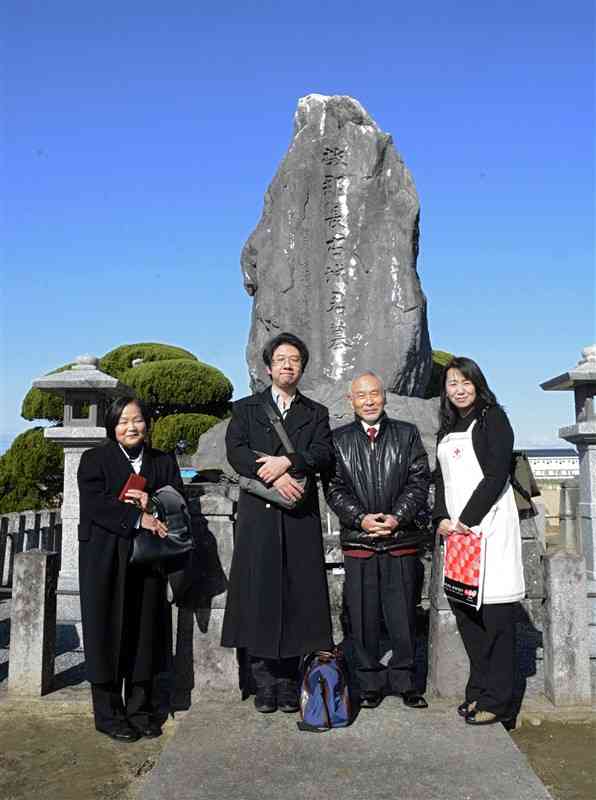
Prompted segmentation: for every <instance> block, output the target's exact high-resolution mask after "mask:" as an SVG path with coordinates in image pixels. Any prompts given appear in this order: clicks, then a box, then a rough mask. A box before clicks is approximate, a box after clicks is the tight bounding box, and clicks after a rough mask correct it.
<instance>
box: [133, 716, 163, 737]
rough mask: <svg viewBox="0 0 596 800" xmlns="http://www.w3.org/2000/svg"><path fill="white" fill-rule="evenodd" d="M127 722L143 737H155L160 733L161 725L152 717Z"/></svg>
mask: <svg viewBox="0 0 596 800" xmlns="http://www.w3.org/2000/svg"><path fill="white" fill-rule="evenodd" d="M129 722H130V725H131V727H132V728H134V730H135V731H136V732H137V733H138V734H139V735H140V736H143V738H145V739H157V737H158V736H161V734H162V730H161V725H160V724H159V722H156V721H155V720H153V719H150V720H149V721H148V722H135V720H129Z"/></svg>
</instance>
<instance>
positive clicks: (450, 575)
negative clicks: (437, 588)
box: [443, 532, 486, 609]
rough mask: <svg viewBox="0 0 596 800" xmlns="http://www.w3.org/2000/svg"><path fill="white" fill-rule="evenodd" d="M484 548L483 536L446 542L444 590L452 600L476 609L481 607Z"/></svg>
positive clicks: (459, 535) (457, 536)
mask: <svg viewBox="0 0 596 800" xmlns="http://www.w3.org/2000/svg"><path fill="white" fill-rule="evenodd" d="M485 544H486V543H485V538H484V536H483V535H482V534H479V535H477V534H475V533H472V532H470V533H468V534H465V533H452V534H450V535H449V536H447V537H446V538H445V560H444V565H443V587H444V589H445V594H446V595H447V597H448V598H449V599H450V600H455V601H456V602H457V603H463V604H464V605H467V606H472V607H473V608H476V609H478V608H480V606H481V605H482V587H483V583H484V562H485V557H486V547H485Z"/></svg>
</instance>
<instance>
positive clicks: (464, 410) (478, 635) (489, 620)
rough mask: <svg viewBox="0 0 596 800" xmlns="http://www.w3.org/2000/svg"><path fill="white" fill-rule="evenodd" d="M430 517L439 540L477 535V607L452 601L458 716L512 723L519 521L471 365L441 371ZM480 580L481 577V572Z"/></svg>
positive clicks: (488, 408)
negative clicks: (481, 553) (463, 670)
mask: <svg viewBox="0 0 596 800" xmlns="http://www.w3.org/2000/svg"><path fill="white" fill-rule="evenodd" d="M440 416H441V418H440V426H439V435H438V449H437V469H436V474H435V508H434V512H433V517H434V520H435V523H436V524H437V530H438V531H439V533H440V534H441V535H442V536H445V537H446V536H449V535H451V534H452V533H459V534H467V535H470V536H474V535H477V536H479V535H482V537H484V540H485V543H484V548H485V563H484V571H483V578H482V585H481V586H480V587H479V592H481V596H482V601H481V605H480V607H479V608H478V609H476V608H474V607H473V606H469V605H464V604H461V603H457V602H452V603H451V607H452V610H453V613H454V614H455V618H456V621H457V626H458V629H459V632H460V634H461V637H462V640H463V643H464V646H465V648H466V652H467V654H468V658H469V659H470V676H469V679H468V683H467V686H466V695H465V700H464V702H463V703H462V704H461V705H460V706H459V707H458V713H459V714H460V715H461V716H462V717H463V718H464V719H465V721H466V722H467V723H468V724H469V725H489V724H492V723H495V722H505V721H508V720H509V719H510V718H511V714H512V708H511V704H512V695H513V684H514V676H515V621H514V611H515V603H516V602H518V601H519V600H521V599H522V598H523V597H524V594H525V584H524V575H523V565H522V553H521V535H520V528H519V516H518V513H517V507H516V504H515V499H514V496H513V489H512V488H511V485H510V482H509V476H510V469H511V459H512V453H513V431H512V429H511V425H510V424H509V420H508V419H507V416H506V414H505V412H504V411H503V409H502V408H501V406H499V405H498V403H497V400H496V397H495V395H494V394H493V392H492V391H491V390H490V389H489V387H488V384H487V382H486V379H485V377H484V375H483V374H482V371H481V370H480V368H479V367H478V365H477V364H476V363H475V362H474V361H472V360H471V359H469V358H464V357H457V358H453V359H451V361H450V362H449V363H448V364H447V365H446V367H445V370H444V372H443V384H442V387H441V411H440ZM481 574H482V573H481Z"/></svg>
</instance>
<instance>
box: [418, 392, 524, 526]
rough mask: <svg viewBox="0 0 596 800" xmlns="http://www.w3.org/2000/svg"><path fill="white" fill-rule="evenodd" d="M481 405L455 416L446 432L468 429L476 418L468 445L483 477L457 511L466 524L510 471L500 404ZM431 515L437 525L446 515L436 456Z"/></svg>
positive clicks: (482, 511) (508, 433)
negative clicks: (455, 419) (460, 509)
mask: <svg viewBox="0 0 596 800" xmlns="http://www.w3.org/2000/svg"><path fill="white" fill-rule="evenodd" d="M485 408H486V407H485V406H480V407H479V408H475V409H474V410H473V411H472V412H471V413H470V414H469V415H468V416H466V417H459V418H458V419H457V421H456V423H455V425H454V426H453V428H452V429H451V431H450V433H462V432H463V431H466V430H468V428H469V427H470V425H471V424H472V422H473V421H474V420H475V419H476V420H477V422H476V425H475V427H474V430H473V431H472V445H473V447H474V452H475V453H476V458H477V459H478V463H479V464H480V467H481V469H482V472H483V473H484V478H483V479H482V480H481V481H480V483H479V484H478V486H477V487H476V488H475V489H474V491H473V492H472V495H471V497H470V499H469V500H468V502H467V503H466V506H465V508H464V509H463V511H462V512H461V514H460V515H459V519H460V521H461V522H462V523H463V524H464V525H467V526H468V527H472V526H473V525H478V524H479V523H480V522H481V521H482V519H483V517H485V516H486V514H488V512H489V511H490V509H491V507H492V506H493V505H494V503H495V501H496V499H497V497H498V496H499V495H500V493H501V492H502V490H503V487H504V486H505V483H506V481H507V480H508V478H509V476H510V473H511V459H512V456H513V430H512V428H511V425H510V424H509V420H508V419H507V415H506V414H505V412H504V411H503V409H502V408H501V406H491V407H490V408H488V409H486V411H485ZM483 411H484V418H483ZM433 519H434V521H435V524H437V525H438V524H439V523H440V522H441V520H443V519H449V512H448V511H447V504H446V502H445V486H444V483H443V474H442V472H441V465H440V464H439V460H438V459H437V466H436V469H435V507H434V511H433Z"/></svg>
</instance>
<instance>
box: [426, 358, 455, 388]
mask: <svg viewBox="0 0 596 800" xmlns="http://www.w3.org/2000/svg"><path fill="white" fill-rule="evenodd" d="M452 358H453V355H452V353H448V352H447V351H446V350H433V366H432V372H431V373H430V380H429V382H428V386H427V387H426V395H425V397H426V398H430V397H439V396H440V394H441V375H442V374H443V368H444V366H445V364H447V363H448V362H449V361H451V359H452Z"/></svg>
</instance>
